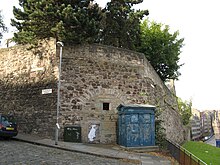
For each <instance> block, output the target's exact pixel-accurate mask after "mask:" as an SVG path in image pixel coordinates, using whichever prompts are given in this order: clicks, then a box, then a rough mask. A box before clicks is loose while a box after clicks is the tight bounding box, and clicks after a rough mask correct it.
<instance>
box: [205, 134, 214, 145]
mask: <svg viewBox="0 0 220 165" xmlns="http://www.w3.org/2000/svg"><path fill="white" fill-rule="evenodd" d="M205 143H207V144H210V145H212V146H214V147H216V140H215V135H213V136H212V137H211V138H209V139H208V140H207V141H205Z"/></svg>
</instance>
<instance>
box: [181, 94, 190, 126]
mask: <svg viewBox="0 0 220 165" xmlns="http://www.w3.org/2000/svg"><path fill="white" fill-rule="evenodd" d="M178 109H179V112H180V115H181V118H182V121H183V125H187V124H189V120H190V117H191V116H192V101H191V100H190V101H183V100H182V99H181V98H178Z"/></svg>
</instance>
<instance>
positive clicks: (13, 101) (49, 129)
mask: <svg viewBox="0 0 220 165" xmlns="http://www.w3.org/2000/svg"><path fill="white" fill-rule="evenodd" d="M57 75H58V70H57V59H56V47H55V42H54V41H47V42H43V43H41V44H40V45H39V47H37V48H31V46H28V45H26V46H15V47H11V48H2V49H0V105H1V108H0V113H5V114H8V113H10V114H14V115H15V116H16V118H17V122H18V126H19V131H20V132H25V133H34V134H39V135H42V136H47V137H49V136H52V135H53V134H54V127H55V121H56V120H55V119H56V116H55V114H56V91H57V87H56V86H57V85H56V82H57ZM43 89H52V91H53V93H52V94H47V95H42V90H43Z"/></svg>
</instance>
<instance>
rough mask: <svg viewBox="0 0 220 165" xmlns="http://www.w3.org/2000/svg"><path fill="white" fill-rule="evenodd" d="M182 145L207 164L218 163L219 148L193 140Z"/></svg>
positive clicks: (213, 164)
mask: <svg viewBox="0 0 220 165" xmlns="http://www.w3.org/2000/svg"><path fill="white" fill-rule="evenodd" d="M183 147H184V148H185V149H186V150H188V151H189V152H191V153H192V154H193V155H195V156H196V157H198V158H199V159H201V160H202V161H204V162H205V163H207V164H208V165H220V148H217V147H214V146H211V145H209V144H206V143H203V142H194V141H188V142H186V143H185V144H184V145H183Z"/></svg>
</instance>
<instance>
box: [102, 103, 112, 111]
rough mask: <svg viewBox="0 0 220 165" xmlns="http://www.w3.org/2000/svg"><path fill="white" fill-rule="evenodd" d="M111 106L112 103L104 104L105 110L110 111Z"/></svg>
mask: <svg viewBox="0 0 220 165" xmlns="http://www.w3.org/2000/svg"><path fill="white" fill-rule="evenodd" d="M109 105H110V103H103V110H105V111H109Z"/></svg>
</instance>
